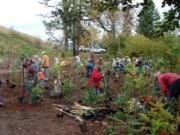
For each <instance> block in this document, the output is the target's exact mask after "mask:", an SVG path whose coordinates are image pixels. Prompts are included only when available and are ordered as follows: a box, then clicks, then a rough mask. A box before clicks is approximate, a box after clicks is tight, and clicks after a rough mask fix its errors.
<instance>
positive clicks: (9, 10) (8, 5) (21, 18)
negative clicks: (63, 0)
mask: <svg viewBox="0 0 180 135" xmlns="http://www.w3.org/2000/svg"><path fill="white" fill-rule="evenodd" d="M38 1H39V0H0V25H2V26H6V27H13V28H14V29H16V30H19V31H21V32H25V33H27V34H30V35H33V36H38V37H41V38H43V39H45V38H46V35H45V28H44V25H43V23H42V20H43V18H42V17H40V16H39V15H40V14H41V13H45V12H46V11H47V9H46V8H45V7H44V6H42V5H41V4H39V3H38Z"/></svg>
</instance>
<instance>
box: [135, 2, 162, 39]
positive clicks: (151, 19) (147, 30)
mask: <svg viewBox="0 0 180 135" xmlns="http://www.w3.org/2000/svg"><path fill="white" fill-rule="evenodd" d="M147 2H148V4H147V5H145V6H144V7H143V9H142V10H141V12H140V14H139V20H138V21H139V25H138V32H139V33H142V34H143V35H145V36H146V37H149V38H153V37H156V36H157V33H156V27H157V25H158V21H159V20H160V15H159V13H158V11H157V9H155V5H154V3H153V1H152V0H148V1H147Z"/></svg>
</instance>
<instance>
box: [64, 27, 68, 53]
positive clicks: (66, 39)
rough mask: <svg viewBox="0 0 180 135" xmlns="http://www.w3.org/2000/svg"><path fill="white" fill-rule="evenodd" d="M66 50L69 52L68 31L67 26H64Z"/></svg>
mask: <svg viewBox="0 0 180 135" xmlns="http://www.w3.org/2000/svg"><path fill="white" fill-rule="evenodd" d="M64 27H65V28H64V50H65V52H67V50H68V32H67V27H66V26H64Z"/></svg>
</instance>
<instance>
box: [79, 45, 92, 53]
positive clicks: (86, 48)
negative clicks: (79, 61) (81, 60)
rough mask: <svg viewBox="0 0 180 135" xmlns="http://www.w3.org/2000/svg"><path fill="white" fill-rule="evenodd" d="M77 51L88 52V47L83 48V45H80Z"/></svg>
mask: <svg viewBox="0 0 180 135" xmlns="http://www.w3.org/2000/svg"><path fill="white" fill-rule="evenodd" d="M79 51H80V52H87V51H90V47H84V46H83V45H81V46H79Z"/></svg>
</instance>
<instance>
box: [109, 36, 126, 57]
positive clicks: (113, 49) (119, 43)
mask: <svg viewBox="0 0 180 135" xmlns="http://www.w3.org/2000/svg"><path fill="white" fill-rule="evenodd" d="M125 41H126V37H125V36H119V37H118V38H115V39H113V40H111V41H110V42H109V53H110V54H112V55H113V56H114V57H117V54H118V52H119V50H120V49H121V48H124V47H125Z"/></svg>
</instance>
